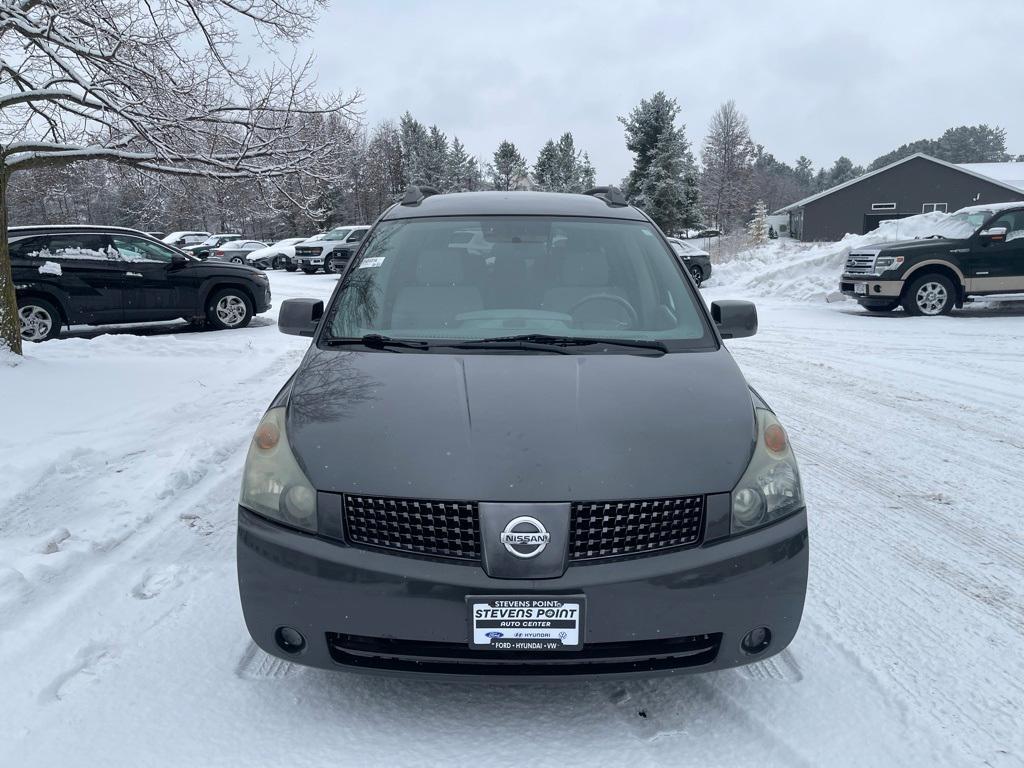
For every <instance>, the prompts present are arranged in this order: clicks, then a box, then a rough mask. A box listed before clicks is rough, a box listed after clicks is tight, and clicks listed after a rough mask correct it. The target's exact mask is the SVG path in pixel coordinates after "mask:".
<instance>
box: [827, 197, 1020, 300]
mask: <svg viewBox="0 0 1024 768" xmlns="http://www.w3.org/2000/svg"><path fill="white" fill-rule="evenodd" d="M839 290H840V291H842V292H843V293H844V294H846V295H847V296H850V297H852V298H854V299H856V300H857V302H858V303H859V304H860V305H861V306H862V307H864V308H865V309H867V310H869V311H871V312H891V311H892V310H894V309H896V308H897V307H899V306H901V305H902V306H903V309H904V311H906V312H907V313H909V314H911V315H946V314H949V312H951V311H952V310H953V308H954V307H962V306H963V305H964V302H967V301H971V298H970V297H972V296H992V295H997V294H1007V293H1024V203H1019V202H1018V203H989V204H987V205H972V206H970V207H968V208H961V209H960V210H959V211H957V212H956V213H953V214H951V215H950V216H948V217H947V218H944V219H942V220H941V221H939V222H937V223H936V224H935V225H934V226H933V228H932V230H931V232H930V233H929V234H928V235H927V236H925V237H919V238H917V239H915V240H902V241H898V242H890V243H880V244H878V245H874V246H870V247H865V248H855V249H854V250H852V251H850V255H849V256H848V257H847V259H846V267H845V269H844V270H843V276H842V278H840V281H839Z"/></svg>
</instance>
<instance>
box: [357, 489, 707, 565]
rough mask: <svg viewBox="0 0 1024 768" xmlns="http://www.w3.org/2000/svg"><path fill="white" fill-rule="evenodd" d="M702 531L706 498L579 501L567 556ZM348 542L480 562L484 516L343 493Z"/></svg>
mask: <svg viewBox="0 0 1024 768" xmlns="http://www.w3.org/2000/svg"><path fill="white" fill-rule="evenodd" d="M703 531H704V497H703V496H684V497H681V498H676V499H644V500H640V501H611V502H576V503H574V504H573V505H572V509H571V516H570V520H569V561H570V562H584V561H590V560H601V559H606V558H618V557H638V556H641V555H644V554H648V553H652V552H661V551H664V550H667V549H682V548H685V547H693V546H696V545H697V544H699V543H700V540H701V536H702V534H703ZM345 532H346V538H347V539H348V541H349V543H351V544H354V545H357V546H366V547H373V548H379V549H388V550H394V551H398V552H408V553H411V554H417V555H423V556H426V557H437V558H444V559H454V560H470V561H476V562H479V561H480V559H481V557H480V513H479V510H478V508H477V505H476V504H475V503H473V502H456V501H423V500H418V499H394V498H389V497H383V496H355V495H349V496H346V497H345Z"/></svg>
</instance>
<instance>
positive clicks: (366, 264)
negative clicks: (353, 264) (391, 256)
mask: <svg viewBox="0 0 1024 768" xmlns="http://www.w3.org/2000/svg"><path fill="white" fill-rule="evenodd" d="M383 263H384V257H383V256H371V257H370V258H368V259H363V260H362V261H360V262H359V268H360V269H368V268H370V267H379V266H380V265H381V264H383Z"/></svg>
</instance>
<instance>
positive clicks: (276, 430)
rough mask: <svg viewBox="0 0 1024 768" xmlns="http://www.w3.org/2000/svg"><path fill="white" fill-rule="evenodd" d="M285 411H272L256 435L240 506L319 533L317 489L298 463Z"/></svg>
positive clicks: (265, 417)
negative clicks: (290, 442) (317, 528)
mask: <svg viewBox="0 0 1024 768" xmlns="http://www.w3.org/2000/svg"><path fill="white" fill-rule="evenodd" d="M284 422H285V418H284V408H271V409H270V410H269V411H267V415H266V416H264V417H263V420H262V421H261V422H260V425H259V426H258V427H257V428H256V434H255V435H253V438H252V444H251V445H250V446H249V455H248V456H247V457H246V459H245V470H244V471H243V473H242V495H241V498H240V499H239V504H241V505H242V506H243V507H246V508H247V509H251V510H252V511H253V512H256V513H257V514H260V515H264V516H265V517H269V518H272V519H274V520H279V521H280V522H282V523H286V524H288V525H293V526H295V527H297V528H304V529H306V530H308V531H315V530H316V490H315V489H314V488H313V486H312V485H311V484H310V482H309V480H307V479H306V475H305V474H304V473H303V471H302V469H301V468H300V467H299V464H298V462H296V461H295V456H294V454H292V449H291V447H290V446H289V445H288V436H287V435H286V434H285V431H284Z"/></svg>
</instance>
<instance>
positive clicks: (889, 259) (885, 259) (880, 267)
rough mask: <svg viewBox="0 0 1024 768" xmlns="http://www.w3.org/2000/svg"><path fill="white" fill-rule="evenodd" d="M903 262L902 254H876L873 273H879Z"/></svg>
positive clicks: (894, 267)
mask: <svg viewBox="0 0 1024 768" xmlns="http://www.w3.org/2000/svg"><path fill="white" fill-rule="evenodd" d="M902 264H903V257H902V256H876V257H875V274H876V275H880V274H882V273H883V272H888V271H889V270H890V269H896V267H898V266H900V265H902Z"/></svg>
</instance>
